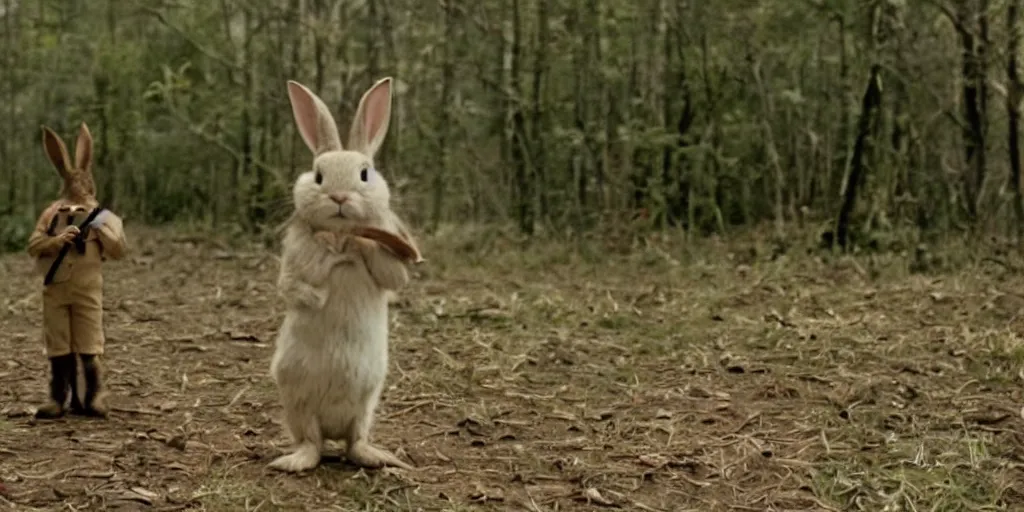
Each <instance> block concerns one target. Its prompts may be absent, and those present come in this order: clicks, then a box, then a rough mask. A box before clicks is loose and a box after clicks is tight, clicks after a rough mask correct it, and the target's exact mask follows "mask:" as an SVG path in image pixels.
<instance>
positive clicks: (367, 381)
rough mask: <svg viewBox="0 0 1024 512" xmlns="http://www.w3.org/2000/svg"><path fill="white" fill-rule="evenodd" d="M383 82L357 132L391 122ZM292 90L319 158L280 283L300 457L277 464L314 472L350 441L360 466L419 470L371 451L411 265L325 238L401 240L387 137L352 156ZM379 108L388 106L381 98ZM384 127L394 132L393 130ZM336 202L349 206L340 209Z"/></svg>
mask: <svg viewBox="0 0 1024 512" xmlns="http://www.w3.org/2000/svg"><path fill="white" fill-rule="evenodd" d="M381 83H383V81H382V82H378V84H377V85H376V86H375V87H374V88H372V89H371V90H370V91H367V94H366V95H364V97H363V100H362V101H361V102H360V108H359V110H358V111H357V117H356V120H355V121H354V122H355V123H361V124H364V122H365V121H366V120H365V119H362V117H361V116H365V115H366V114H365V112H366V111H367V110H369V111H371V112H374V111H376V112H378V113H380V112H383V114H382V115H385V116H386V115H388V114H389V111H390V91H389V90H388V91H387V94H388V96H387V108H386V109H384V108H383V107H381V104H380V103H378V104H377V105H376V106H375V107H374V106H373V105H371V107H370V108H368V109H366V108H364V106H363V104H364V103H366V102H367V97H369V96H370V95H371V92H373V91H374V90H375V89H376V88H377V87H378V86H380V85H381ZM289 87H290V90H289V92H290V93H291V95H292V98H291V99H292V105H293V112H294V113H295V116H296V122H297V124H299V127H300V132H301V133H302V136H303V140H304V141H305V142H306V144H307V146H309V148H310V150H311V151H313V153H314V155H315V158H314V162H313V170H311V171H308V172H306V173H303V174H302V175H301V176H300V177H299V178H298V180H296V183H295V186H294V188H293V199H294V201H295V213H294V215H293V216H292V219H291V220H290V221H289V225H288V227H287V229H286V231H285V235H284V240H283V242H282V247H283V251H282V258H281V271H280V275H279V277H278V290H279V293H280V295H281V297H282V299H283V300H284V304H285V306H286V308H287V312H286V314H285V319H284V322H283V323H282V325H281V328H280V331H279V333H278V336H277V340H276V347H275V351H274V356H273V359H272V360H271V365H270V374H271V376H272V377H273V379H274V381H275V383H276V384H277V386H278V390H279V393H280V398H281V402H282V405H283V406H284V422H283V423H284V426H285V428H286V429H287V430H288V432H289V433H290V434H291V436H292V439H293V440H294V443H295V448H294V451H293V452H292V453H290V454H288V455H284V456H281V457H279V458H277V459H275V460H274V461H273V462H271V464H270V465H271V467H274V468H276V469H280V470H283V471H302V470H307V469H312V468H314V467H316V466H317V464H319V461H320V454H321V451H322V449H323V443H324V441H325V440H328V439H330V440H344V441H346V443H347V447H348V453H347V456H348V459H349V460H350V461H352V462H354V463H356V464H358V465H362V466H367V467H379V466H382V465H385V464H388V465H393V466H399V467H405V468H409V467H411V466H409V465H408V464H406V463H405V462H402V461H401V460H399V459H398V458H397V457H395V456H394V455H392V454H390V453H388V452H386V451H384V450H382V449H380V448H377V447H375V446H373V445H372V444H370V430H371V427H372V425H373V416H374V412H375V410H376V408H377V404H378V403H379V401H380V394H381V391H382V389H383V387H384V382H385V379H386V377H387V369H388V294H389V293H390V292H391V291H393V290H397V289H399V288H401V287H403V286H405V284H406V283H407V282H408V280H409V275H408V272H407V270H406V268H405V264H404V263H403V262H401V261H399V260H398V259H397V258H395V257H394V256H392V255H391V254H390V253H389V252H388V251H386V250H384V249H383V248H381V247H380V246H378V245H376V242H371V241H367V240H363V239H356V238H354V237H344V236H343V237H342V238H341V239H342V240H343V244H342V245H341V246H336V245H332V244H328V243H324V241H323V240H322V239H320V238H318V237H317V232H319V231H322V230H329V231H331V232H339V231H343V230H344V228H345V227H346V226H350V225H352V224H363V225H371V226H374V227H378V228H382V229H387V230H390V231H392V232H394V231H397V230H398V229H400V228H401V227H402V226H401V221H400V220H398V218H397V217H395V216H394V214H393V213H392V212H391V211H390V208H389V204H388V203H389V199H390V194H389V191H388V188H387V183H386V182H385V181H384V179H383V177H381V176H380V175H379V174H377V173H376V171H375V170H373V160H372V156H373V155H372V151H373V150H375V149H376V147H379V145H380V142H381V141H382V140H383V134H380V133H368V134H367V133H363V132H360V131H359V130H355V132H356V135H357V136H359V137H363V138H364V139H366V140H372V141H373V144H369V143H364V144H363V145H362V147H363V148H364V150H363V151H346V150H344V149H342V148H341V144H340V141H339V140H337V137H338V136H337V129H336V127H334V121H333V119H332V118H330V112H329V111H326V107H324V106H323V102H322V101H320V99H319V98H317V97H316V96H315V95H313V93H311V92H309V91H308V90H307V89H305V88H304V87H302V86H300V85H298V84H295V85H292V84H289ZM378 92H379V91H378ZM370 101H371V102H372V101H374V100H373V99H371V100H370ZM376 101H381V99H380V97H379V94H378V98H377V99H376ZM303 102H305V103H303ZM310 104H312V105H314V107H309V105H310ZM304 109H305V110H304ZM311 112H315V114H311ZM376 121H378V124H377V126H378V127H379V126H381V123H379V121H380V120H379V119H377V120H376ZM382 125H383V129H384V130H386V128H387V123H386V122H385V123H383V124H382ZM369 126H371V127H372V126H373V125H372V123H371V124H370V125H369ZM371 131H372V130H371ZM366 148H369V150H367V149H366ZM367 168H368V169H370V170H371V175H370V179H368V180H367V181H366V182H363V181H362V180H361V178H360V172H361V171H362V170H363V169H367ZM317 172H319V173H321V175H322V182H321V183H320V184H317V183H316V182H315V175H316V173H317ZM332 194H334V195H335V196H337V195H339V194H340V195H344V196H346V197H347V201H346V202H345V203H344V204H342V205H341V206H339V205H338V204H337V203H335V202H334V201H333V200H332V199H331V195H332ZM339 213H340V214H341V216H339Z"/></svg>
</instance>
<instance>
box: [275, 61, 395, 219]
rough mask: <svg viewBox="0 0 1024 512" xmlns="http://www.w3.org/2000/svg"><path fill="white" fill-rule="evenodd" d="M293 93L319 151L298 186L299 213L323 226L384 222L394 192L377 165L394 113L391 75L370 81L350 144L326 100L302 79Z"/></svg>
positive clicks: (300, 120) (300, 119) (302, 127)
mask: <svg viewBox="0 0 1024 512" xmlns="http://www.w3.org/2000/svg"><path fill="white" fill-rule="evenodd" d="M288 97H289V99H290V100H291V106H292V114H293V115H294V116H295V124H296V126H298V129H299V134H300V135H301V136H302V140H303V142H305V143H306V146H307V147H309V150H310V151H312V153H313V168H312V169H311V170H309V171H307V172H304V173H303V174H302V175H300V176H299V178H298V179H297V180H296V182H295V186H294V188H293V190H292V194H293V199H294V201H295V210H296V214H297V215H298V216H299V217H301V218H302V219H303V220H305V221H306V222H308V223H309V224H310V225H311V226H313V227H315V228H318V229H325V230H338V229H345V228H348V227H352V226H354V225H381V224H382V223H383V222H384V219H385V218H386V217H387V216H388V215H389V214H390V204H389V203H390V200H391V192H390V190H389V188H388V184H387V182H386V181H385V180H384V178H383V177H382V176H381V175H380V174H379V173H378V172H377V171H376V169H375V168H374V165H373V155H374V154H375V153H376V152H377V150H378V149H380V146H381V144H382V143H383V142H384V137H385V135H386V134H387V130H388V124H389V123H390V118H391V78H390V77H389V78H384V79H382V80H380V81H378V82H377V83H376V84H374V85H373V86H372V87H370V89H369V90H367V91H366V93H365V94H363V97H362V99H360V100H359V107H358V109H357V110H356V115H355V118H354V119H353V120H352V127H351V129H350V130H349V137H348V146H347V148H345V147H343V146H342V144H341V138H340V137H339V135H338V127H337V124H336V123H335V121H334V117H333V116H332V115H331V112H330V110H329V109H328V108H327V106H326V105H325V104H324V102H323V101H322V100H321V99H320V98H319V97H318V96H317V95H316V94H313V92H311V91H310V90H309V89H307V88H306V87H305V86H303V85H302V84H300V83H298V82H295V81H289V82H288Z"/></svg>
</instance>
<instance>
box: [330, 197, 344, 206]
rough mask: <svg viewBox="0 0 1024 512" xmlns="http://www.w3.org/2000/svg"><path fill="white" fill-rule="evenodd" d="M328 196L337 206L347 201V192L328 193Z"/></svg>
mask: <svg viewBox="0 0 1024 512" xmlns="http://www.w3.org/2000/svg"><path fill="white" fill-rule="evenodd" d="M328 197H330V198H331V201H334V202H335V203H338V206H341V205H343V204H345V202H346V201H348V194H329V195H328Z"/></svg>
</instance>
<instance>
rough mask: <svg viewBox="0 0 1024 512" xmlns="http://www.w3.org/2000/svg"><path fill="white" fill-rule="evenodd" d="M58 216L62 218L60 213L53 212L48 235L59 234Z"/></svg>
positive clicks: (47, 231) (47, 230)
mask: <svg viewBox="0 0 1024 512" xmlns="http://www.w3.org/2000/svg"><path fill="white" fill-rule="evenodd" d="M58 218H60V215H58V214H56V213H55V214H53V218H52V219H50V227H49V228H47V229H46V234H47V235H50V236H53V235H56V234H57V219H58Z"/></svg>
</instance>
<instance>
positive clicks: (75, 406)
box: [68, 355, 85, 416]
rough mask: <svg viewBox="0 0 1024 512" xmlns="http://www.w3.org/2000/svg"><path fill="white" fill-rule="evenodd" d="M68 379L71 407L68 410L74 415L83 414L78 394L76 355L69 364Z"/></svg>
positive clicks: (83, 408)
mask: <svg viewBox="0 0 1024 512" xmlns="http://www.w3.org/2000/svg"><path fill="white" fill-rule="evenodd" d="M68 381H70V384H71V407H70V408H69V412H70V413H71V414H76V415H79V416H81V415H84V414H85V407H84V406H83V405H82V398H81V395H79V394H78V356H77V355H76V356H75V358H74V360H73V361H72V362H71V363H70V364H69V368H68Z"/></svg>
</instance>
